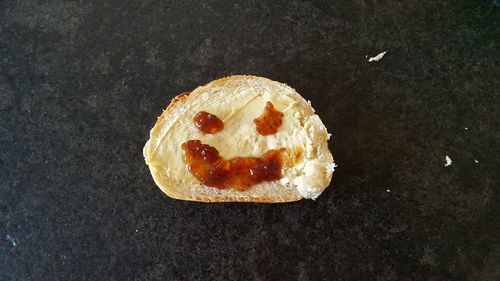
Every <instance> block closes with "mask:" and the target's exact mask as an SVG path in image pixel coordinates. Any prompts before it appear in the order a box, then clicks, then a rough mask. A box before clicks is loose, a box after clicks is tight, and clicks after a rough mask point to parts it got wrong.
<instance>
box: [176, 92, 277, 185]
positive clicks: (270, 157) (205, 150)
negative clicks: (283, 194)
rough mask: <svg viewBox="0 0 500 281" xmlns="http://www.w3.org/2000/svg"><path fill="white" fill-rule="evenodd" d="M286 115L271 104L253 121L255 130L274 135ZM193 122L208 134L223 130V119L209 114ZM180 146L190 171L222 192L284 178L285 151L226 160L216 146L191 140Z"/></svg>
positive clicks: (274, 150)
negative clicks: (227, 189)
mask: <svg viewBox="0 0 500 281" xmlns="http://www.w3.org/2000/svg"><path fill="white" fill-rule="evenodd" d="M283 116H284V114H283V113H282V112H280V111H277V110H276V109H275V108H274V105H273V104H272V103H271V102H269V101H268V102H267V103H266V107H265V108H264V111H263V112H262V114H261V115H260V116H259V117H257V118H255V119H254V120H253V121H254V123H255V127H256V131H257V132H258V133H259V134H261V135H263V136H267V135H271V134H275V133H276V132H277V131H278V129H279V127H280V126H281V124H282V118H283ZM193 121H194V123H195V124H196V127H197V128H198V129H199V130H200V131H201V132H203V133H205V134H215V133H217V132H220V131H221V130H222V129H223V128H224V122H223V121H222V120H221V119H219V118H218V117H217V116H215V115H214V114H211V113H208V112H206V111H200V112H199V113H198V114H196V115H195V116H194V118H193ZM181 147H182V150H183V151H184V153H185V155H184V162H185V163H186V166H187V167H188V169H189V171H190V172H191V174H192V175H193V176H194V177H195V178H197V179H198V180H199V181H200V182H202V183H203V184H204V185H206V186H211V187H216V188H219V189H225V188H229V187H232V188H235V189H237V190H241V191H244V190H246V189H248V188H250V187H251V186H253V185H255V184H258V183H261V182H264V181H275V180H279V179H281V178H282V174H281V169H282V157H283V155H282V152H283V150H284V149H283V148H280V149H272V150H269V151H267V152H266V153H264V155H262V156H261V157H234V158H232V159H228V160H226V159H224V158H222V157H221V156H220V155H219V151H218V150H217V149H216V148H215V147H213V146H210V145H207V144H203V143H202V142H201V141H200V140H188V141H186V142H184V143H183V144H182V146H181Z"/></svg>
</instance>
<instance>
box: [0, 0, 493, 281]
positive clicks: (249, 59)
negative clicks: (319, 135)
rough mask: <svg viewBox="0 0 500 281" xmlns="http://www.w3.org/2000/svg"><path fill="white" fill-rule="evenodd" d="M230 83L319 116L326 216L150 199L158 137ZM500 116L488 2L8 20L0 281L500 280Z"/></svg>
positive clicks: (163, 5)
mask: <svg viewBox="0 0 500 281" xmlns="http://www.w3.org/2000/svg"><path fill="white" fill-rule="evenodd" d="M424 2H427V3H424ZM431 2H432V3H431ZM382 51H387V54H386V56H385V57H384V58H383V59H382V60H381V61H379V62H372V63H368V58H369V57H371V56H374V55H376V54H378V53H380V52H382ZM230 74H254V75H260V76H265V77H269V78H271V79H275V80H278V81H281V82H285V83H287V84H289V85H291V86H292V87H294V88H296V89H297V90H298V91H299V92H300V93H301V94H302V95H303V96H304V97H305V98H306V99H310V100H311V101H312V104H313V106H314V107H315V108H316V109H317V113H318V114H319V115H320V116H321V117H322V119H323V120H324V122H325V124H326V125H327V127H328V129H329V130H330V131H331V132H333V134H334V136H333V140H332V141H331V148H332V151H333V154H334V157H335V159H336V161H337V163H338V165H339V167H338V169H337V171H336V172H335V175H334V180H333V183H332V185H331V186H330V188H329V189H328V190H327V191H326V192H325V193H324V194H323V195H322V196H321V197H319V198H318V200H316V201H310V200H302V201H300V202H297V203H291V204H278V205H265V204H236V203H229V204H203V203H192V202H182V201H175V200H172V199H169V198H167V197H166V196H165V195H163V193H162V192H161V191H160V190H159V189H158V188H157V187H156V186H155V184H154V182H153V180H152V178H151V176H150V174H149V171H148V168H147V166H146V165H145V163H144V161H143V157H142V151H141V150H142V147H143V145H144V143H145V141H146V140H147V138H148V133H149V130H150V128H151V127H152V126H153V124H154V122H155V120H156V117H157V116H158V115H159V114H160V113H161V111H162V109H163V108H165V106H166V105H167V104H168V102H169V100H170V99H171V98H172V97H173V96H174V95H176V94H177V93H180V92H182V91H188V90H191V89H193V88H194V87H195V86H197V85H200V84H204V83H206V82H208V81H210V80H212V79H215V78H219V77H223V76H226V75H230ZM499 105H500V3H499V2H498V1H486V0H484V1H481V0H477V1H471V0H457V1H416V0H411V1H388V0H380V1H379V0H372V1H370V0H352V1H297V0H292V1H259V0H252V1H155V0H150V1H147V0H145V1H121V0H120V1H111V0H92V1H32V0H30V1H8V0H5V1H0V112H1V115H0V280H2V281H3V280H434V281H438V280H485V281H493V280H500V200H499V189H500V188H499V186H500V176H499V171H500V165H499V164H500V163H499V156H500V149H499V147H500V126H499V125H500V124H499V123H500V121H499V120H500V106H499ZM447 155H448V156H449V157H450V158H451V160H452V161H453V162H452V164H451V166H448V167H445V166H444V164H445V156H447Z"/></svg>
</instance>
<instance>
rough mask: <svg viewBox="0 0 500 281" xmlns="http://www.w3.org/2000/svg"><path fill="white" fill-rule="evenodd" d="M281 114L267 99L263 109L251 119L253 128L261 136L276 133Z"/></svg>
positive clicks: (281, 118)
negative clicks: (253, 124) (257, 115)
mask: <svg viewBox="0 0 500 281" xmlns="http://www.w3.org/2000/svg"><path fill="white" fill-rule="evenodd" d="M283 116H284V114H283V112H281V111H278V110H276V109H275V108H274V105H273V104H272V103H271V102H270V101H268V102H267V103H266V107H265V108H264V111H262V113H261V114H260V116H259V117H257V118H255V119H254V120H253V122H254V123H255V129H256V130H257V132H259V134H261V135H263V136H267V135H272V134H276V132H277V131H278V129H279V127H280V126H281V124H282V123H283Z"/></svg>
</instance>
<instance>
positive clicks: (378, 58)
mask: <svg viewBox="0 0 500 281" xmlns="http://www.w3.org/2000/svg"><path fill="white" fill-rule="evenodd" d="M386 53H387V51H385V52H382V53H380V54H378V55H376V56H374V57H371V58H370V59H368V62H372V61H379V60H381V59H382V58H383V57H384V56H385V54H386Z"/></svg>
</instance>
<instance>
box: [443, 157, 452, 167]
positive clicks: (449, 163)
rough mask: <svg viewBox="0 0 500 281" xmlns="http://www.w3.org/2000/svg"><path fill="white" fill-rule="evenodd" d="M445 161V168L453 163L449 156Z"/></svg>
mask: <svg viewBox="0 0 500 281" xmlns="http://www.w3.org/2000/svg"><path fill="white" fill-rule="evenodd" d="M445 160H446V163H445V164H444V166H445V167H448V166H450V165H451V162H452V161H451V159H450V157H449V156H448V155H446V158H445Z"/></svg>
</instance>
